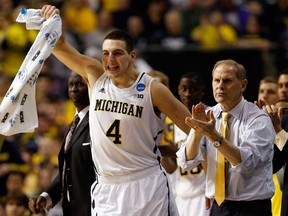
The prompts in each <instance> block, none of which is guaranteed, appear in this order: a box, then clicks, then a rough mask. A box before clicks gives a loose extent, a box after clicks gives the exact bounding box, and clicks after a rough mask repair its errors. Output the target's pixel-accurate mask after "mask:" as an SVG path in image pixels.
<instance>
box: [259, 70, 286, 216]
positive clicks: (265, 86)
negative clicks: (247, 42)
mask: <svg viewBox="0 0 288 216" xmlns="http://www.w3.org/2000/svg"><path fill="white" fill-rule="evenodd" d="M277 91H278V89H277V79H275V78H274V77H271V76H267V77H264V78H263V79H262V80H260V83H259V90H258V101H257V102H255V103H256V105H257V103H260V104H261V105H260V106H259V108H260V109H261V108H262V107H261V106H264V104H265V105H269V106H271V105H276V103H277V101H278V98H279V97H278V92H277ZM279 173H280V172H279ZM273 181H274V184H275V193H274V196H273V197H272V199H271V201H272V215H274V216H277V215H280V212H281V199H282V191H281V188H280V184H279V179H278V177H277V175H276V174H274V175H273Z"/></svg>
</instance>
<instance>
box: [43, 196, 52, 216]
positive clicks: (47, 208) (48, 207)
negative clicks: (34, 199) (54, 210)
mask: <svg viewBox="0 0 288 216" xmlns="http://www.w3.org/2000/svg"><path fill="white" fill-rule="evenodd" d="M40 196H42V197H45V199H46V206H45V208H44V209H45V211H46V212H48V211H49V210H50V208H51V207H52V199H51V197H50V196H49V194H48V193H47V192H43V193H41V194H40Z"/></svg>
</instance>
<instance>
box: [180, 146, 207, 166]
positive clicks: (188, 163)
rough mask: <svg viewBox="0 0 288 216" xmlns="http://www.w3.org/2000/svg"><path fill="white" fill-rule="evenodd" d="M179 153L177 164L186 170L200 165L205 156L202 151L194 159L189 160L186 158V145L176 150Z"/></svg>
mask: <svg viewBox="0 0 288 216" xmlns="http://www.w3.org/2000/svg"><path fill="white" fill-rule="evenodd" d="M176 155H177V164H178V166H180V167H181V168H182V169H184V170H185V171H189V170H191V169H193V168H194V167H196V166H198V165H199V164H200V163H201V162H203V157H202V154H201V153H200V151H199V152H198V154H197V155H196V157H195V158H194V159H193V160H189V161H187V159H186V145H182V146H181V148H180V149H179V150H178V151H177V152H176Z"/></svg>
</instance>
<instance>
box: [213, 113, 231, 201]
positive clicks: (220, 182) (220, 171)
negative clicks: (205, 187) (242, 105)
mask: <svg viewBox="0 0 288 216" xmlns="http://www.w3.org/2000/svg"><path fill="white" fill-rule="evenodd" d="M228 116H229V113H228V112H222V125H221V134H222V135H223V137H224V138H225V139H228V136H229V128H228ZM224 199H225V158H224V156H223V155H222V153H221V152H220V151H218V164H217V168H216V180H215V200H216V202H217V204H218V205H219V206H220V205H221V203H222V202H223V201H224Z"/></svg>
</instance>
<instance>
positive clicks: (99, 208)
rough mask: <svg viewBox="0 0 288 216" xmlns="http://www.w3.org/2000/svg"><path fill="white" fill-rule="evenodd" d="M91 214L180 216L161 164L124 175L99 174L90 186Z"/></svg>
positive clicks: (94, 215) (99, 215) (95, 215)
mask: <svg viewBox="0 0 288 216" xmlns="http://www.w3.org/2000/svg"><path fill="white" fill-rule="evenodd" d="M91 201H92V208H91V213H92V216H106V215H113V216H117V215H121V216H148V215H149V216H174V215H177V216H178V215H179V213H178V210H177V207H176V203H175V199H174V195H173V194H172V191H171V189H170V187H169V184H168V180H167V176H166V173H165V171H164V170H161V169H160V166H156V167H152V168H148V169H146V170H144V171H139V172H137V173H132V174H129V175H126V176H111V177H101V176H100V177H99V176H98V182H94V184H93V185H92V187H91Z"/></svg>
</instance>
